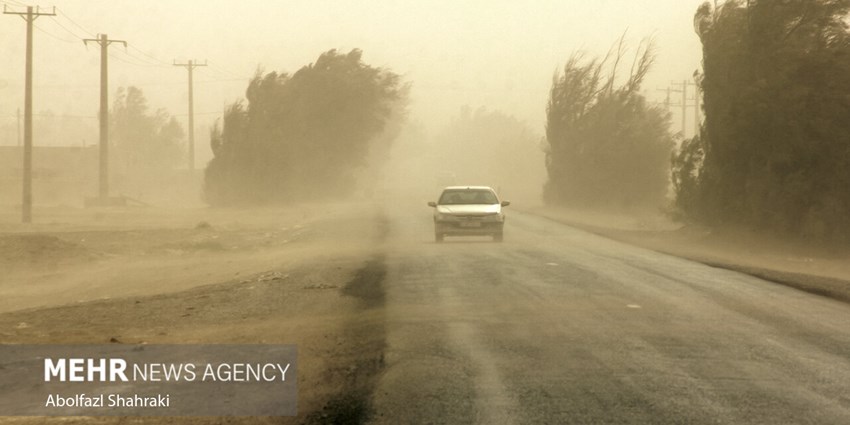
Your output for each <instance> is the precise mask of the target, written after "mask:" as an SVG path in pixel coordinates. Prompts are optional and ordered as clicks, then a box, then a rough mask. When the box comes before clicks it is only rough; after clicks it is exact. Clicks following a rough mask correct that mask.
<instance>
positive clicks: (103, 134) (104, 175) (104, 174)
mask: <svg viewBox="0 0 850 425" xmlns="http://www.w3.org/2000/svg"><path fill="white" fill-rule="evenodd" d="M90 41H91V42H93V43H97V44H98V45H100V114H99V118H100V186H99V192H98V193H99V196H100V201H101V202H102V203H103V204H104V205H108V202H107V198H108V196H109V175H108V171H109V68H108V64H109V60H108V59H107V56H108V54H107V53H108V51H109V45H110V44H112V43H122V44H124V46H125V47H126V46H127V42H126V41H124V40H110V39H109V37H107V35H106V34H101V35H100V37H98V38H94V39H92V38H86V39H84V40H83V43H85V44H86V45H88V43H89V42H90Z"/></svg>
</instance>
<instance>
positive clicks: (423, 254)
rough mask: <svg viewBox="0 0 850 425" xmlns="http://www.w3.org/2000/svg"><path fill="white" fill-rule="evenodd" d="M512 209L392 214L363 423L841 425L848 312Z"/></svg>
mask: <svg viewBox="0 0 850 425" xmlns="http://www.w3.org/2000/svg"><path fill="white" fill-rule="evenodd" d="M508 212H509V213H510V215H509V216H508V223H507V226H506V230H505V242H504V243H501V244H499V243H492V242H490V241H489V240H488V238H466V239H463V238H447V241H446V243H443V244H436V243H434V241H433V231H432V228H431V222H430V215H429V214H430V212H429V210H428V208H427V207H424V206H423V208H422V209H421V210H416V211H409V212H396V213H392V214H390V215H389V216H388V219H389V222H390V226H389V227H390V230H389V233H388V235H387V240H386V257H385V262H386V268H387V274H386V279H385V282H384V287H385V290H386V308H387V325H386V329H387V347H386V353H385V361H386V368H385V370H384V373H383V374H382V375H381V377H380V380H379V382H378V384H377V388H376V389H375V391H374V393H373V404H374V415H373V417H372V422H374V423H386V424H399V423H449V424H466V423H478V424H503V423H504V424H513V423H515V424H529V423H542V424H543V423H545V424H557V423H565V424H585V423H586V424H597V423H598V424H603V423H613V424H620V423H637V424H655V423H658V424H663V423H670V424H690V423H693V424H703V423H705V424H850V305H847V304H844V303H840V302H837V301H833V300H830V299H826V298H822V297H818V296H815V295H811V294H807V293H803V292H799V291H797V290H793V289H790V288H787V287H784V286H781V285H777V284H774V283H770V282H766V281H763V280H759V279H756V278H753V277H750V276H746V275H743V274H739V273H736V272H731V271H727V270H721V269H716V268H711V267H708V266H705V265H702V264H698V263H694V262H690V261H686V260H682V259H679V258H675V257H671V256H667V255H661V254H658V253H655V252H651V251H647V250H644V249H640V248H635V247H632V246H628V245H624V244H621V243H618V242H614V241H610V240H607V239H604V238H600V237H597V236H594V235H591V234H588V233H585V232H582V231H579V230H576V229H573V228H570V227H568V226H565V225H562V224H558V223H556V222H553V221H549V220H547V219H542V218H538V217H535V216H530V215H525V214H521V213H518V212H516V211H511V210H510V209H509V211H508Z"/></svg>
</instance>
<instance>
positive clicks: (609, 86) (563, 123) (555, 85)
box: [544, 38, 674, 208]
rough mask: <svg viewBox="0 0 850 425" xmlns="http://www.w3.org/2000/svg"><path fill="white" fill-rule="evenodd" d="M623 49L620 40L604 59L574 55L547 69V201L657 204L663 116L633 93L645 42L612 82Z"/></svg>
mask: <svg viewBox="0 0 850 425" xmlns="http://www.w3.org/2000/svg"><path fill="white" fill-rule="evenodd" d="M624 52H625V44H624V41H623V38H621V39H620V41H619V43H618V44H616V45H615V47H614V48H612V51H611V52H609V54H608V56H606V57H605V58H603V59H598V58H593V59H590V60H584V58H583V56H582V55H581V54H580V53H576V54H573V55H572V57H570V59H569V60H568V61H567V63H566V65H565V66H564V69H563V72H556V73H555V76H554V77H553V80H552V89H551V92H550V96H549V105H548V108H547V122H546V141H547V142H548V149H547V158H546V167H547V170H548V174H549V180H548V181H547V183H546V186H545V190H544V195H545V198H546V200H547V202H550V203H555V204H572V205H576V204H578V205H583V206H593V207H618V208H620V207H645V206H660V205H661V204H662V203H663V202H664V198H665V195H666V192H667V188H668V186H669V181H668V174H669V157H670V151H671V150H672V148H673V140H674V139H673V135H672V134H671V133H670V130H669V128H670V116H669V113H668V112H667V111H666V110H664V109H663V108H660V107H657V106H653V105H650V104H649V103H647V101H646V99H645V98H644V97H643V96H642V95H641V94H640V93H639V90H640V86H641V83H642V82H643V80H644V78H645V77H646V75H647V73H648V72H649V70H650V68H651V67H652V64H653V61H654V58H655V57H654V53H653V52H654V49H653V43H652V41H651V40H644V41H642V42H641V44H640V46H639V47H638V50H637V52H636V54H635V57H634V59H633V61H632V64H631V68H630V71H629V74H627V75H625V78H624V81H622V82H621V83H620V85H618V77H617V73H618V72H619V68H620V66H621V65H622V64H621V62H622V60H623V59H624ZM609 62H610V66H609Z"/></svg>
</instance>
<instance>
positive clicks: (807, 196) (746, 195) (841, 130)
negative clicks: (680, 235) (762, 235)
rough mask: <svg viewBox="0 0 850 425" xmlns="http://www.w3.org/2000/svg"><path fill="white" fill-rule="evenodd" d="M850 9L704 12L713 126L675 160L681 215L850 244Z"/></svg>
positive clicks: (788, 1)
mask: <svg viewBox="0 0 850 425" xmlns="http://www.w3.org/2000/svg"><path fill="white" fill-rule="evenodd" d="M848 11H850V1H847V0H785V1H768V0H749V1H743V0H729V1H726V2H725V3H723V4H721V5H718V4H716V3H715V4H709V3H705V4H703V5H702V6H701V7H700V8H699V9H698V11H697V13H696V16H695V19H694V24H695V29H696V31H697V34H698V35H699V37H700V40H701V42H702V45H703V75H702V78H701V81H700V86H701V89H702V92H703V93H704V110H705V122H704V123H703V126H702V128H701V131H700V133H699V135H698V136H696V137H694V138H693V139H690V140H686V141H685V142H684V143H683V144H682V146H681V148H680V149H679V150H678V151H677V153H676V155H675V156H674V157H673V173H672V181H673V184H674V187H675V191H676V201H675V202H676V207H677V209H678V211H679V213H680V214H682V215H683V216H684V217H687V218H690V219H695V220H699V221H702V222H706V223H709V224H730V223H734V224H741V225H746V226H750V227H754V228H759V229H763V230H767V231H773V232H780V233H784V234H789V235H794V236H804V237H811V238H817V239H834V240H848V239H850V119H848V117H850V33H848V25H847V17H848Z"/></svg>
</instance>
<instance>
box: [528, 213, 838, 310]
mask: <svg viewBox="0 0 850 425" xmlns="http://www.w3.org/2000/svg"><path fill="white" fill-rule="evenodd" d="M522 212H524V213H527V214H532V215H536V216H540V217H544V218H547V219H550V220H553V221H556V222H559V223H563V224H566V225H569V226H572V227H575V228H578V229H581V230H584V231H586V232H589V233H593V234H596V235H599V236H602V237H605V238H609V239H613V240H616V241H619V242H623V243H627V244H630V245H635V246H639V247H642V248H647V249H650V250H653V251H656V252H660V253H664V254H668V255H673V256H676V257H681V258H685V259H688V260H692V261H696V262H700V263H703V264H706V265H709V266H712V267H717V268H723V269H728V270H733V271H737V272H741V273H746V274H749V275H752V276H755V277H758V278H761V279H764V280H768V281H771V282H775V283H778V284H782V285H786V286H789V287H793V288H796V289H799V290H802V291H805V292H809V293H812V294H817V295H821V296H825V297H829V298H832V299H836V300H839V301H843V302H848V303H850V249H848V248H847V247H836V246H832V247H823V246H818V245H813V244H805V243H798V242H792V241H788V240H783V239H778V238H768V237H765V236H762V235H758V234H755V233H753V232H748V231H740V230H739V231H722V232H721V231H716V230H713V229H709V228H704V227H699V226H683V225H681V224H675V223H672V222H671V221H669V220H667V219H665V218H663V217H661V216H660V215H658V214H636V215H617V214H606V213H598V212H585V211H578V210H573V209H566V208H552V207H538V208H528V209H523V210H522Z"/></svg>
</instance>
